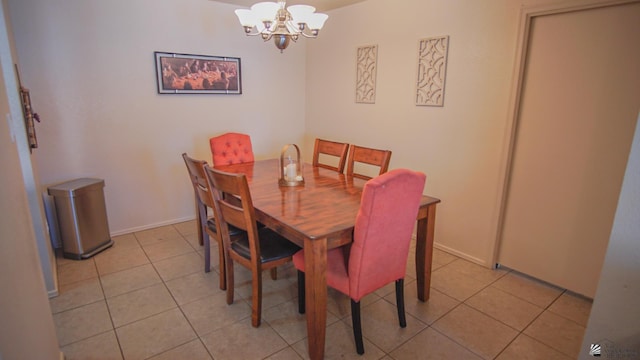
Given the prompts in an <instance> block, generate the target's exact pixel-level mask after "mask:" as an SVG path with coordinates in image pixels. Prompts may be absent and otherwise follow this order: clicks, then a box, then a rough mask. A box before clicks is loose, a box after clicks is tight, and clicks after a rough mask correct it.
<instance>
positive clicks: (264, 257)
mask: <svg viewBox="0 0 640 360" xmlns="http://www.w3.org/2000/svg"><path fill="white" fill-rule="evenodd" d="M258 236H259V237H260V261H261V262H263V263H264V262H268V261H274V260H279V259H284V258H288V257H291V256H292V255H293V254H295V253H296V252H298V251H299V250H300V247H299V246H298V245H296V244H294V243H292V242H291V241H289V240H287V239H285V238H283V237H282V236H280V235H278V234H277V233H276V232H274V231H273V230H271V229H269V228H267V227H262V228H259V229H258ZM231 249H232V250H233V251H235V252H237V253H238V254H239V255H240V256H242V257H244V258H247V259H250V258H251V251H250V250H249V238H248V237H247V233H246V232H245V233H244V234H243V235H242V236H240V237H238V239H237V240H236V241H234V242H232V243H231Z"/></svg>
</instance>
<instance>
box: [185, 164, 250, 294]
mask: <svg viewBox="0 0 640 360" xmlns="http://www.w3.org/2000/svg"><path fill="white" fill-rule="evenodd" d="M182 158H183V159H184V162H185V164H186V165H187V170H188V172H189V178H190V179H191V184H192V185H193V191H194V194H195V200H196V201H195V203H196V216H197V218H198V227H199V233H200V234H202V244H203V245H204V271H205V272H209V271H211V242H210V238H212V237H213V238H214V240H215V241H217V242H218V258H219V266H220V289H222V290H225V289H226V275H225V272H224V271H225V266H224V261H225V260H224V247H223V244H222V239H221V238H220V236H218V234H219V233H218V230H217V226H216V222H215V217H214V216H213V206H214V204H213V194H212V192H211V188H210V185H209V182H208V181H207V175H206V174H205V171H204V167H205V166H206V165H207V162H206V161H204V160H196V159H194V158H192V157H190V156H188V155H187V154H186V153H183V154H182ZM208 209H212V210H211V211H212V212H211V214H212V215H211V216H209V210H208ZM241 232H242V231H241V230H239V229H237V228H231V229H230V230H229V234H230V236H233V237H236V236H238V235H239V234H240V233H241Z"/></svg>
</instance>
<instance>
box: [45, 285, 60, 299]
mask: <svg viewBox="0 0 640 360" xmlns="http://www.w3.org/2000/svg"><path fill="white" fill-rule="evenodd" d="M47 295H48V296H49V299H51V298H54V297H56V296H58V295H59V293H58V287H56V288H55V289H54V290H49V291H48V292H47Z"/></svg>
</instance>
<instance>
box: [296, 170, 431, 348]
mask: <svg viewBox="0 0 640 360" xmlns="http://www.w3.org/2000/svg"><path fill="white" fill-rule="evenodd" d="M425 180H426V176H425V175H424V174H423V173H420V172H414V171H411V170H407V169H396V170H392V171H389V172H388V173H385V174H383V175H380V176H378V177H375V178H373V179H372V180H369V181H367V183H366V184H365V186H364V189H363V191H362V202H361V204H360V210H359V211H358V215H357V216H356V222H355V229H354V232H353V242H352V243H351V244H349V245H350V248H349V245H347V246H343V247H339V248H335V249H331V250H329V251H328V252H327V284H328V285H329V286H331V287H332V288H335V289H336V290H338V291H340V292H342V293H344V294H346V295H348V296H349V297H350V298H351V317H352V322H353V335H354V338H355V342H356V349H357V352H358V354H363V353H364V345H363V343H362V329H361V325H360V299H362V297H364V296H365V295H367V294H369V293H371V292H373V291H375V290H377V289H379V288H381V287H383V286H385V285H387V284H388V283H391V282H394V281H395V283H396V302H397V306H398V318H399V321H400V326H401V327H406V325H407V324H406V319H405V312H404V290H403V282H404V281H403V280H404V276H405V272H406V265H407V256H408V254H409V244H410V242H411V234H412V233H413V226H414V224H415V222H416V216H417V215H418V208H419V206H420V198H421V196H422V191H423V189H424V184H425ZM293 263H294V265H295V267H296V269H298V306H299V309H298V311H299V312H300V313H304V310H305V308H304V302H305V299H304V288H305V285H304V250H301V251H299V252H298V253H296V254H295V255H294V256H293Z"/></svg>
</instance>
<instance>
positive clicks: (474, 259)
mask: <svg viewBox="0 0 640 360" xmlns="http://www.w3.org/2000/svg"><path fill="white" fill-rule="evenodd" d="M433 247H434V248H436V249H438V250H442V251H445V252H447V253H449V254H451V255H455V256H457V257H459V258H462V259H465V260H467V261H471V262H472V263H475V264H478V265H481V266H484V267H487V268H493V264H487V262H486V261H484V260H482V259H479V258H477V257H475V256H471V255H469V254H465V253H463V252H461V251H458V250H456V249H452V248H450V247H448V246H445V245H442V244H438V243H437V242H436V243H434V244H433Z"/></svg>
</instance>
